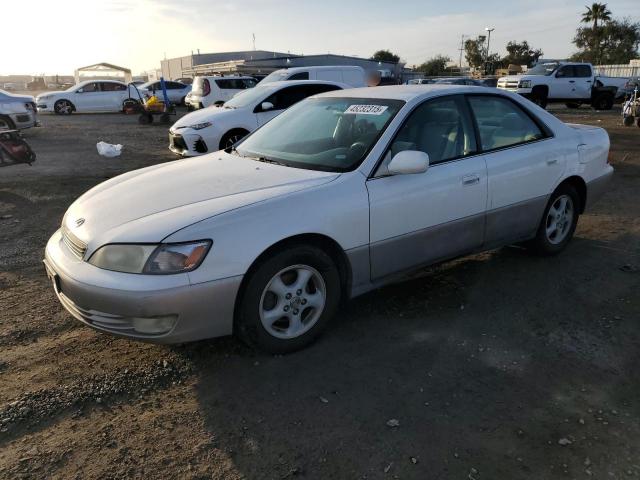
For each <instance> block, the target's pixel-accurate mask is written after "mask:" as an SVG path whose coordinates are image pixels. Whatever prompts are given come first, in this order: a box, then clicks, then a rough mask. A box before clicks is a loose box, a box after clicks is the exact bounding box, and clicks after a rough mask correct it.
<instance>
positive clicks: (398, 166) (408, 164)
mask: <svg viewBox="0 0 640 480" xmlns="http://www.w3.org/2000/svg"><path fill="white" fill-rule="evenodd" d="M428 169H429V155H427V154H426V153H425V152H421V151H419V150H403V151H402V152H398V153H397V154H396V156H395V157H393V158H392V159H391V162H390V163H389V167H388V170H389V173H390V174H391V175H410V174H413V173H424V172H426V171H427V170H428Z"/></svg>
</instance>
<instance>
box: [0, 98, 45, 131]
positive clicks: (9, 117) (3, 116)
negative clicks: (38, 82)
mask: <svg viewBox="0 0 640 480" xmlns="http://www.w3.org/2000/svg"><path fill="white" fill-rule="evenodd" d="M36 125H38V115H37V111H36V103H35V100H34V99H33V97H32V96H30V95H16V94H14V93H9V92H6V91H4V90H0V130H22V129H25V128H31V127H35V126H36Z"/></svg>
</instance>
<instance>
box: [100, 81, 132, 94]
mask: <svg viewBox="0 0 640 480" xmlns="http://www.w3.org/2000/svg"><path fill="white" fill-rule="evenodd" d="M101 85H102V91H103V92H119V91H122V90H126V89H127V87H126V85H120V84H119V83H111V82H102V84H101Z"/></svg>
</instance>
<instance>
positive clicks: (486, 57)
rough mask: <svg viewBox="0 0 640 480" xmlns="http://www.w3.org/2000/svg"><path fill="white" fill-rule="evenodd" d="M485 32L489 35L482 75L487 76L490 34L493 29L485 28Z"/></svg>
mask: <svg viewBox="0 0 640 480" xmlns="http://www.w3.org/2000/svg"><path fill="white" fill-rule="evenodd" d="M485 30H486V31H487V32H488V33H489V36H488V37H487V52H486V54H485V56H484V74H485V75H486V74H487V63H488V62H489V46H490V45H491V32H493V31H494V30H495V27H485Z"/></svg>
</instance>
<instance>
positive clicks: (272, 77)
mask: <svg viewBox="0 0 640 480" xmlns="http://www.w3.org/2000/svg"><path fill="white" fill-rule="evenodd" d="M288 74H289V72H288V71H287V70H276V71H275V72H271V73H270V74H269V75H267V76H266V77H264V78H263V79H262V80H260V83H262V84H265V83H273V82H279V81H281V80H286V79H287V75H288Z"/></svg>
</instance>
